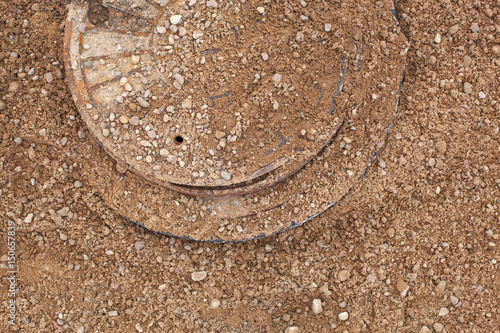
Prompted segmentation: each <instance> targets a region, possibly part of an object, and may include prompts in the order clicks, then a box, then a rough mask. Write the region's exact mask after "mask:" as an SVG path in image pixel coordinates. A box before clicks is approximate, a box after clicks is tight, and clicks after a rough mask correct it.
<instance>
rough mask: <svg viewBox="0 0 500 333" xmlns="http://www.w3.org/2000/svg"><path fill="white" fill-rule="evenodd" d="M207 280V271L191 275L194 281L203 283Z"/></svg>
mask: <svg viewBox="0 0 500 333" xmlns="http://www.w3.org/2000/svg"><path fill="white" fill-rule="evenodd" d="M206 278H207V272H205V271H200V272H193V273H191V279H193V281H203V280H205V279H206Z"/></svg>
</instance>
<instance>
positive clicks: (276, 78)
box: [273, 74, 281, 83]
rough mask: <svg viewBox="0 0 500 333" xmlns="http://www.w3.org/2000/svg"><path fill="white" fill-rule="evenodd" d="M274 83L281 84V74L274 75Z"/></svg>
mask: <svg viewBox="0 0 500 333" xmlns="http://www.w3.org/2000/svg"><path fill="white" fill-rule="evenodd" d="M273 81H274V82H276V83H280V82H281V74H274V75H273Z"/></svg>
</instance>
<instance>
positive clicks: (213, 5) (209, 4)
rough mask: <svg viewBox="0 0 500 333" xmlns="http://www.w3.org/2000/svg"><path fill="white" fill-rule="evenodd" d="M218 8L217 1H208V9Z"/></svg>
mask: <svg viewBox="0 0 500 333" xmlns="http://www.w3.org/2000/svg"><path fill="white" fill-rule="evenodd" d="M217 6H218V4H217V1H215V0H208V1H207V7H212V8H217Z"/></svg>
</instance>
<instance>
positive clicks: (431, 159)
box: [427, 157, 436, 167]
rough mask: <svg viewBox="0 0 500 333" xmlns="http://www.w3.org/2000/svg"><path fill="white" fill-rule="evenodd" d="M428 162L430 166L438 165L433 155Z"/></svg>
mask: <svg viewBox="0 0 500 333" xmlns="http://www.w3.org/2000/svg"><path fill="white" fill-rule="evenodd" d="M427 164H428V165H429V166H430V167H433V166H434V165H436V160H435V159H434V158H433V157H431V158H429V161H428V162H427Z"/></svg>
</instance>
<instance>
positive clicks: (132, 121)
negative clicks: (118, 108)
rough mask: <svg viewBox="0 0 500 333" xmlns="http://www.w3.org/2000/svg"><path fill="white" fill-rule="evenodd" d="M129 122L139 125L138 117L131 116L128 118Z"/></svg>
mask: <svg viewBox="0 0 500 333" xmlns="http://www.w3.org/2000/svg"><path fill="white" fill-rule="evenodd" d="M128 122H129V124H131V125H134V126H137V125H139V117H137V116H133V117H132V118H130V119H129V121H128Z"/></svg>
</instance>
